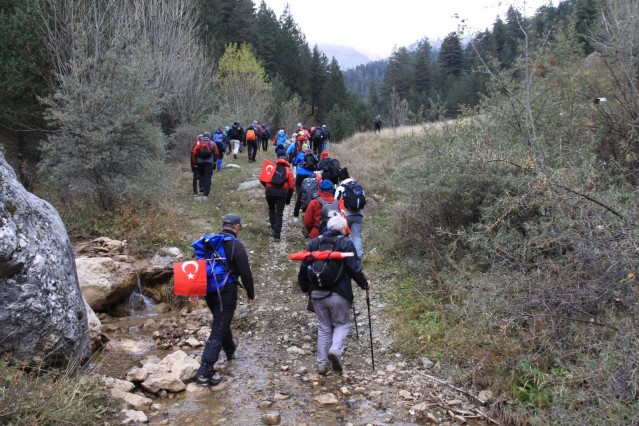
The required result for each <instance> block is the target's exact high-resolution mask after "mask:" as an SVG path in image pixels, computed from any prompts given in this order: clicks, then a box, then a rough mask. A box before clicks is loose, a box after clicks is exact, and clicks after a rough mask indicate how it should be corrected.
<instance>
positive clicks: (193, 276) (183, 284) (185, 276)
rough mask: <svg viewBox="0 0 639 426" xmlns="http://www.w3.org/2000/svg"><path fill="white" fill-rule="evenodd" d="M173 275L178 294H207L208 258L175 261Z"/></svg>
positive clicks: (176, 293) (175, 291)
mask: <svg viewBox="0 0 639 426" xmlns="http://www.w3.org/2000/svg"><path fill="white" fill-rule="evenodd" d="M173 277H174V278H173V292H174V293H175V295H176V296H206V260H190V261H188V262H175V263H174V264H173Z"/></svg>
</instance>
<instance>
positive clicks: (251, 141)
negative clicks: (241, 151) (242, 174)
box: [244, 121, 262, 163]
mask: <svg viewBox="0 0 639 426" xmlns="http://www.w3.org/2000/svg"><path fill="white" fill-rule="evenodd" d="M244 138H245V139H246V148H247V151H246V152H247V155H248V161H249V163H254V162H255V156H256V155H257V149H258V142H259V140H260V139H261V138H262V128H261V127H260V126H259V125H258V124H257V121H253V124H249V125H248V126H247V127H246V131H245V132H244Z"/></svg>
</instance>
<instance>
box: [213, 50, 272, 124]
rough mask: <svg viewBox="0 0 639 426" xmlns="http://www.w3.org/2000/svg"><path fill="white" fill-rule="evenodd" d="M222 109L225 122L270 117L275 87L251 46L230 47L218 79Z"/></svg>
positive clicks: (219, 105) (216, 77) (220, 109)
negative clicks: (269, 80)
mask: <svg viewBox="0 0 639 426" xmlns="http://www.w3.org/2000/svg"><path fill="white" fill-rule="evenodd" d="M215 92H216V93H217V94H218V96H217V104H218V105H217V106H218V110H219V111H220V112H222V114H223V118H224V119H225V120H224V121H226V122H233V121H240V122H244V123H246V122H249V121H253V120H256V119H258V118H259V117H264V116H266V115H267V113H268V112H269V110H270V109H271V106H272V96H273V88H272V85H271V84H270V83H268V81H267V76H266V72H265V71H264V68H262V66H261V65H260V63H259V62H258V60H257V58H256V57H255V55H254V54H253V52H252V51H251V48H250V47H249V46H248V45H247V44H242V45H241V46H239V47H238V46H237V45H236V44H230V45H228V46H227V47H226V50H225V52H224V56H222V57H221V58H220V60H219V62H218V66H217V74H216V76H215Z"/></svg>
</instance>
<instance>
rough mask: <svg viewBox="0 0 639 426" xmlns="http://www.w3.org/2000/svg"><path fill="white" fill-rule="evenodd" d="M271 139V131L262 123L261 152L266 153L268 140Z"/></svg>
mask: <svg viewBox="0 0 639 426" xmlns="http://www.w3.org/2000/svg"><path fill="white" fill-rule="evenodd" d="M270 138H271V131H270V130H269V128H268V126H267V125H266V123H262V138H261V143H262V151H266V150H267V149H268V140H269V139H270Z"/></svg>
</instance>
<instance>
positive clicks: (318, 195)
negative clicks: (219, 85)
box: [191, 122, 372, 385]
mask: <svg viewBox="0 0 639 426" xmlns="http://www.w3.org/2000/svg"><path fill="white" fill-rule="evenodd" d="M236 125H237V126H236ZM253 125H254V126H255V125H259V123H257V122H254V123H253ZM234 127H237V128H240V126H239V124H238V123H234ZM249 127H250V126H249ZM218 131H221V129H218ZM247 131H248V128H247ZM216 133H217V131H216ZM221 133H222V134H224V132H223V131H221ZM229 133H231V132H230V131H229V132H227V133H226V137H227V138H228V137H229ZM245 134H246V132H244V135H245ZM205 135H206V134H205V133H203V134H202V138H201V140H200V143H206V142H205V141H206V137H205ZM231 137H239V139H229V140H228V141H230V143H231V145H232V146H233V152H234V155H237V154H236V152H237V151H236V150H237V149H239V148H238V147H237V145H239V143H242V136H238V134H237V133H231ZM210 139H211V138H210V137H209V140H210ZM213 140H215V138H213ZM233 140H235V141H236V143H235V144H234V143H233ZM258 140H261V139H258ZM267 140H268V139H267ZM228 141H227V142H228ZM328 141H329V133H328V130H327V129H326V126H325V125H316V126H313V127H311V128H310V129H307V128H306V127H305V126H303V125H302V124H301V123H298V125H297V126H296V128H295V132H294V133H293V134H292V135H291V136H290V137H289V135H288V133H287V132H286V130H285V129H280V130H279V131H278V132H277V133H276V135H275V137H274V138H273V141H272V145H273V147H274V151H275V154H276V160H275V163H269V162H265V167H263V170H262V174H260V182H261V183H262V185H264V187H265V197H266V201H267V204H268V214H269V222H270V227H271V236H272V238H273V239H274V241H277V240H280V238H281V232H282V222H283V213H284V208H285V206H286V205H290V203H291V201H292V198H293V195H294V194H296V201H295V206H294V208H293V222H294V223H298V222H299V215H300V213H304V216H303V225H304V229H303V234H304V236H305V238H309V239H310V240H309V241H308V243H307V246H306V251H304V252H301V257H296V258H295V259H296V260H301V264H300V267H299V270H298V284H299V287H300V289H301V290H302V292H303V293H304V294H306V295H307V296H308V309H309V310H311V311H313V312H315V315H316V317H317V322H318V335H317V372H318V373H319V374H322V375H324V374H327V372H328V370H329V367H330V368H332V370H333V371H335V372H341V371H343V368H344V367H343V363H342V355H343V352H344V344H345V341H346V338H347V337H348V334H349V332H350V329H351V319H350V308H351V306H352V303H353V299H354V297H353V290H352V283H351V280H354V281H355V282H356V283H357V285H358V286H359V287H361V288H362V289H364V290H366V297H367V302H368V301H369V299H368V297H369V296H368V294H369V291H370V289H371V288H372V284H371V282H370V281H369V280H368V278H367V277H366V275H365V274H364V272H363V266H362V258H363V256H364V249H363V245H362V234H361V231H362V221H363V208H364V205H365V202H366V198H365V194H364V190H363V188H362V187H361V185H360V184H359V183H358V182H357V181H356V180H355V179H354V178H351V177H350V175H349V172H348V169H347V168H346V167H340V162H339V161H338V160H337V159H335V158H330V157H329V155H328V151H327V147H328V144H327V142H328ZM212 145H214V146H216V148H217V154H216V155H213V157H214V158H215V161H216V167H217V170H219V168H220V164H221V163H217V161H219V160H220V158H219V157H220V156H222V155H223V153H224V152H226V153H228V152H229V151H228V150H227V148H226V147H225V146H223V147H221V148H220V147H218V146H217V142H215V143H213V144H212ZM227 146H228V145H227ZM246 146H250V145H249V140H246ZM261 147H262V148H263V145H261ZM253 149H254V150H256V149H257V145H255V146H254V147H253ZM212 151H213V152H214V153H215V149H213V150H212ZM193 152H195V148H194V151H193ZM249 152H254V151H249ZM192 157H193V155H192ZM192 161H193V160H192ZM249 161H251V155H250V154H249ZM252 161H255V160H254V157H253V160H252ZM212 163H213V161H211V164H212ZM192 164H193V163H192ZM196 164H197V167H198V168H199V167H200V164H201V163H200V162H197V163H196ZM269 165H270V168H269V167H268V166H269ZM207 167H208V166H207ZM211 167H212V166H211ZM266 168H268V169H269V170H265V169H266ZM194 182H195V181H194ZM206 184H207V181H206V178H205V180H204V185H205V186H204V191H203V193H204V195H205V196H206V195H208V191H209V190H210V180H209V182H208V184H209V187H207V186H206ZM195 189H196V187H195V183H194V192H195ZM241 229H242V223H241V218H240V216H239V215H238V214H235V213H229V214H227V215H225V216H224V218H223V220H222V230H221V231H220V232H219V233H217V234H208V235H204V236H203V237H202V238H200V239H198V240H197V241H195V242H194V243H193V244H192V246H193V248H194V252H195V256H196V258H197V259H206V260H207V261H208V264H207V291H206V296H205V300H206V304H207V306H208V307H209V309H210V311H211V313H212V315H213V324H212V327H211V334H210V336H209V338H208V340H207V342H206V345H205V348H204V352H203V354H202V361H201V366H200V369H199V371H198V374H197V376H196V381H197V382H198V383H200V384H202V385H216V384H218V383H220V382H221V380H222V377H221V375H220V372H219V371H216V369H215V364H216V362H217V361H218V358H219V355H220V352H221V351H224V352H225V354H226V358H227V360H231V359H233V358H234V356H235V352H236V350H237V345H238V343H237V341H236V340H235V339H234V338H233V335H232V332H231V320H232V318H233V313H234V311H235V308H236V305H237V292H238V285H240V281H241V285H242V286H243V287H244V289H245V290H246V292H247V297H248V299H249V307H252V306H253V305H254V304H255V298H256V296H255V292H254V286H253V277H252V273H251V268H250V266H249V261H248V255H247V251H246V248H245V246H244V245H243V244H242V242H241V241H240V240H239V239H237V234H238V233H239V231H240V230H241ZM298 254H300V253H298ZM291 259H293V254H292V255H291ZM191 302H192V303H196V300H195V299H192V300H191ZM369 306H370V305H369ZM371 344H372V342H371ZM371 351H372V346H371ZM371 355H372V352H371Z"/></svg>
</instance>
